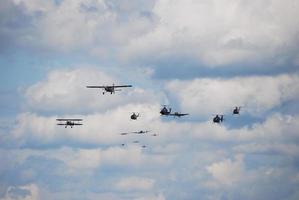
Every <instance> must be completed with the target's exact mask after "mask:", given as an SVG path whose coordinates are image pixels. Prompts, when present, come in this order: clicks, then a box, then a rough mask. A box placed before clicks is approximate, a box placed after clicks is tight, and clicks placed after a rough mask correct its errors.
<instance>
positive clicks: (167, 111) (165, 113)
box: [160, 105, 171, 115]
mask: <svg viewBox="0 0 299 200" xmlns="http://www.w3.org/2000/svg"><path fill="white" fill-rule="evenodd" d="M170 113H171V108H167V107H166V105H164V106H163V108H162V109H161V111H160V114H161V115H170Z"/></svg>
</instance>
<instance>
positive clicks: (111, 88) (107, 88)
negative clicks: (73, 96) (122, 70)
mask: <svg viewBox="0 0 299 200" xmlns="http://www.w3.org/2000/svg"><path fill="white" fill-rule="evenodd" d="M86 87H87V88H102V89H104V92H103V95H104V94H105V92H110V94H114V93H115V91H121V90H120V89H119V90H117V89H115V88H125V87H132V85H114V84H113V85H106V86H104V85H102V86H97V85H88V86H86Z"/></svg>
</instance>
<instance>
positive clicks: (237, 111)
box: [233, 106, 241, 115]
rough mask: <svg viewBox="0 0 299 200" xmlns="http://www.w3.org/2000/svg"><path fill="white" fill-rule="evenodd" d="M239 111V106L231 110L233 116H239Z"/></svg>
mask: <svg viewBox="0 0 299 200" xmlns="http://www.w3.org/2000/svg"><path fill="white" fill-rule="evenodd" d="M240 110H241V106H239V107H237V106H236V107H235V109H234V110H233V115H239V114H240Z"/></svg>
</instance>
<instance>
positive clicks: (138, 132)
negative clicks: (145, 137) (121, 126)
mask: <svg viewBox="0 0 299 200" xmlns="http://www.w3.org/2000/svg"><path fill="white" fill-rule="evenodd" d="M148 132H150V131H142V130H141V131H136V132H132V133H135V134H145V133H148Z"/></svg>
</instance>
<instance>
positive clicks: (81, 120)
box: [56, 119, 83, 121]
mask: <svg viewBox="0 0 299 200" xmlns="http://www.w3.org/2000/svg"><path fill="white" fill-rule="evenodd" d="M56 120H57V121H82V120H83V119H56Z"/></svg>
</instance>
